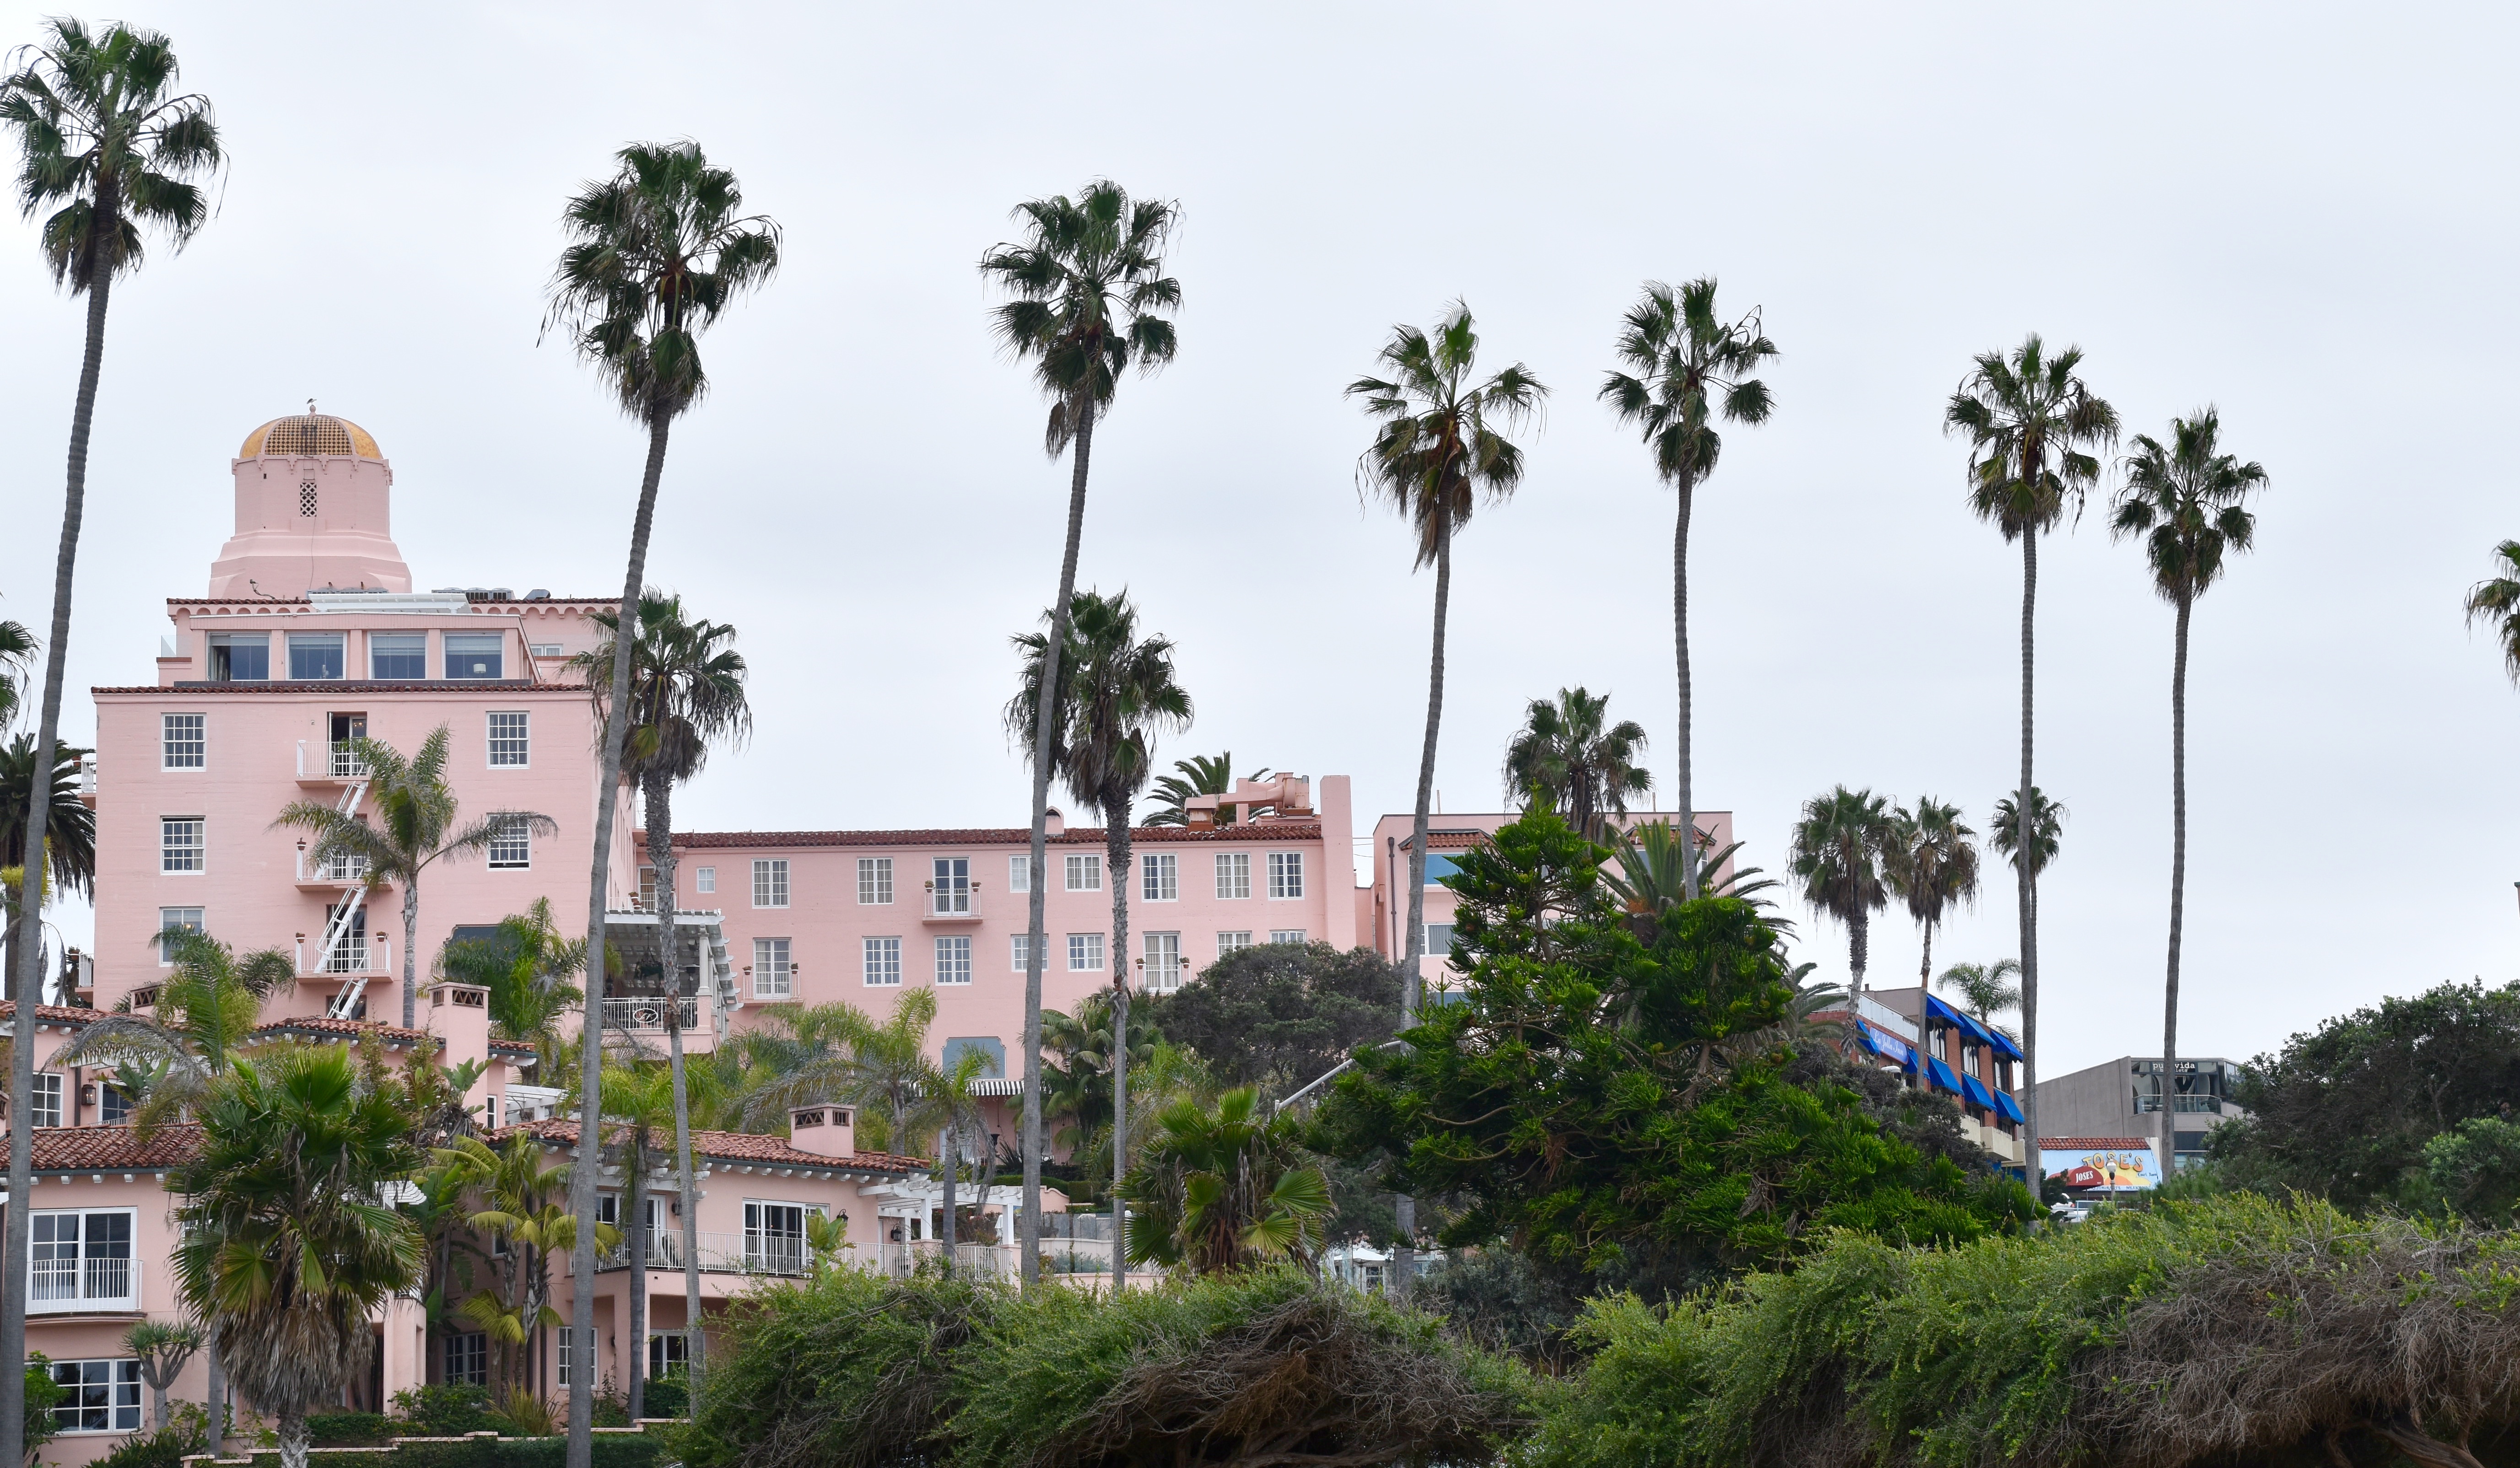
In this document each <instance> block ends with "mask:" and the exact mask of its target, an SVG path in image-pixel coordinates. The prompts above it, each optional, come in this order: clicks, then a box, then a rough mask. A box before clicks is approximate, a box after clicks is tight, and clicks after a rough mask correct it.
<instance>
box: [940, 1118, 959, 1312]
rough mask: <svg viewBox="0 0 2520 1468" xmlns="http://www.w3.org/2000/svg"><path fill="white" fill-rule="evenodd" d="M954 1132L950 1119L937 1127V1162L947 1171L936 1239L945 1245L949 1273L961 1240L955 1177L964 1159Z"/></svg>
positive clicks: (946, 1266) (947, 1271) (946, 1270)
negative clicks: (942, 1216) (942, 1214)
mask: <svg viewBox="0 0 2520 1468" xmlns="http://www.w3.org/2000/svg"><path fill="white" fill-rule="evenodd" d="M954 1132H955V1127H954V1124H953V1123H952V1122H950V1121H949V1122H947V1123H946V1124H945V1125H943V1126H941V1127H939V1128H937V1129H936V1163H937V1166H938V1167H940V1168H942V1169H943V1170H944V1173H945V1224H944V1226H943V1227H941V1228H939V1229H937V1230H936V1241H937V1242H938V1243H941V1244H943V1245H944V1246H945V1272H946V1273H948V1274H951V1273H953V1272H954V1246H955V1245H956V1244H957V1243H959V1242H961V1240H959V1239H958V1238H956V1237H955V1231H956V1230H955V1226H954V1225H955V1223H956V1222H957V1221H956V1219H955V1217H954V1209H955V1205H956V1204H957V1203H958V1202H959V1201H960V1200H959V1199H957V1198H956V1197H955V1196H954V1179H955V1176H956V1175H957V1174H959V1173H961V1172H962V1171H963V1159H962V1158H961V1157H960V1156H957V1155H956V1154H957V1153H959V1152H960V1151H961V1150H962V1148H961V1147H959V1146H958V1145H956V1140H957V1139H956V1137H955V1135H954Z"/></svg>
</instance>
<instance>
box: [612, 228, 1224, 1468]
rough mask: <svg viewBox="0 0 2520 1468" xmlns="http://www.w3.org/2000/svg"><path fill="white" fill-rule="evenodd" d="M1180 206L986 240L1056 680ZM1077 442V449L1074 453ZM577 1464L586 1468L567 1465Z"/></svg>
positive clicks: (1043, 731) (1036, 1274)
mask: <svg viewBox="0 0 2520 1468" xmlns="http://www.w3.org/2000/svg"><path fill="white" fill-rule="evenodd" d="M1180 212H1181V210H1180V206H1179V205H1178V204H1175V203H1173V202H1171V201H1170V200H1160V199H1134V200H1133V199H1131V198H1130V197H1129V193H1128V191H1127V190H1125V189H1123V188H1121V187H1120V186H1119V185H1118V184H1115V183H1113V182H1111V181H1110V180H1109V179H1097V180H1095V181H1094V182H1092V183H1090V184H1087V185H1086V186H1085V188H1084V189H1083V191H1082V192H1080V193H1079V194H1078V195H1077V196H1076V197H1075V198H1074V199H1070V198H1068V197H1067V196H1066V195H1064V194H1059V195H1054V196H1052V197H1051V198H1049V199H1035V200H1027V201H1026V202H1024V203H1022V204H1018V205H1017V206H1016V207H1015V211H1014V217H1015V219H1016V220H1017V221H1018V222H1019V223H1020V224H1021V225H1022V226H1023V230H1024V239H1023V240H1022V242H1021V243H1001V244H998V245H991V246H990V247H989V249H988V250H987V252H985V253H983V254H982V255H981V256H980V274H981V276H982V277H983V278H985V279H986V280H988V281H990V282H991V283H993V284H994V285H996V286H997V287H998V288H999V289H1002V290H1004V291H1005V292H1006V293H1007V294H1008V296H1010V297H1011V298H1010V299H1009V300H1008V301H1007V302H1006V304H1004V305H1002V306H1000V307H998V308H997V311H996V313H995V314H996V327H997V334H998V340H999V341H1000V342H1001V343H1003V344H1004V345H1005V347H1006V349H1007V350H1008V351H1009V352H1010V353H1012V355H1013V356H1015V357H1016V358H1017V359H1018V360H1023V361H1029V362H1030V363H1031V364H1032V369H1033V381H1034V383H1035V384H1036V385H1038V386H1039V387H1040V388H1041V390H1042V394H1043V395H1044V396H1046V397H1048V398H1049V399H1050V421H1049V423H1048V424H1047V426H1046V427H1045V429H1044V432H1043V435H1042V444H1043V447H1044V448H1046V449H1047V450H1048V451H1049V453H1050V457H1051V458H1052V459H1054V460H1056V459H1057V457H1058V456H1059V455H1061V454H1068V455H1069V458H1068V478H1067V540H1066V544H1065V547H1064V549H1063V550H1062V551H1061V552H1060V555H1059V561H1058V595H1057V597H1054V598H1052V599H1051V603H1050V606H1051V629H1050V641H1049V644H1048V645H1049V647H1050V649H1051V652H1052V654H1053V662H1052V666H1051V667H1050V669H1049V676H1048V678H1047V679H1046V680H1045V681H1046V682H1047V683H1049V684H1051V685H1052V686H1054V687H1055V686H1056V685H1057V681H1058V670H1057V662H1056V658H1057V656H1061V655H1064V654H1065V652H1066V650H1067V617H1068V614H1069V605H1068V603H1069V601H1070V599H1072V598H1073V597H1074V596H1075V595H1076V556H1077V551H1078V548H1079V546H1080V545H1081V544H1082V543H1083V541H1084V538H1085V481H1086V474H1087V472H1088V470H1089V469H1090V468H1091V467H1092V465H1093V459H1094V425H1095V423H1097V422H1098V421H1099V420H1100V419H1102V417H1103V416H1105V415H1107V414H1108V413H1109V412H1110V411H1111V404H1112V401H1113V399H1114V397H1115V395H1116V394H1117V393H1118V392H1119V389H1120V379H1121V378H1123V377H1125V376H1127V375H1128V372H1129V369H1130V368H1132V367H1135V368H1137V369H1138V371H1139V372H1141V373H1152V372H1154V371H1156V370H1158V369H1160V368H1161V367H1162V366H1163V365H1164V364H1165V363H1167V362H1170V361H1171V360H1173V356H1174V354H1175V353H1176V352H1177V351H1178V350H1179V347H1180V342H1179V338H1178V337H1177V336H1176V335H1175V334H1174V332H1173V324H1172V319H1171V316H1170V313H1171V312H1174V311H1177V310H1179V309H1180V308H1181V301H1182V289H1181V282H1179V281H1176V280H1174V279H1173V278H1172V277H1171V276H1168V275H1166V274H1164V250H1165V247H1166V246H1167V245H1169V244H1170V243H1171V240H1172V232H1173V225H1174V223H1175V221H1176V220H1177V219H1178V218H1179V216H1180ZM1071 450H1072V451H1073V452H1072V453H1070V451H1071ZM1056 711H1057V703H1056V700H1044V701H1043V702H1042V704H1041V706H1040V708H1039V710H1038V717H1037V718H1036V719H1035V721H1034V724H1033V729H1032V866H1031V879H1030V881H1029V882H1028V883H1027V884H1026V885H1027V887H1028V889H1029V891H1030V898H1029V906H1030V910H1031V915H1030V919H1029V926H1028V927H1027V928H1026V929H1025V931H1026V932H1027V933H1029V934H1030V935H1031V937H1030V939H1029V941H1028V942H1027V945H1026V949H1025V960H1024V1030H1023V1054H1024V1107H1023V1225H1022V1231H1023V1239H1022V1243H1023V1279H1024V1283H1025V1284H1026V1285H1027V1286H1030V1285H1033V1284H1037V1283H1039V1282H1040V1279H1041V1250H1040V1247H1039V1246H1040V1243H1041V973H1042V963H1043V961H1044V956H1043V950H1044V949H1045V948H1046V947H1047V946H1048V943H1049V939H1048V936H1047V934H1046V933H1045V931H1044V926H1043V924H1044V914H1045V912H1046V909H1045V907H1044V904H1045V903H1046V902H1047V901H1048V899H1049V893H1048V891H1047V890H1046V887H1047V885H1048V883H1047V881H1046V874H1047V870H1048V868H1047V867H1046V866H1045V862H1046V861H1047V857H1048V851H1049V845H1048V842H1049V831H1050V827H1049V819H1050V777H1051V773H1052V769H1053V767H1054V766H1055V764H1056V763H1057V762H1056V761H1055V760H1054V759H1053V758H1052V749H1051V745H1052V740H1053V739H1054V738H1055V737H1056V726H1055V723H1054V720H1055V716H1056ZM571 1468H578V1465H575V1464H572V1465H571Z"/></svg>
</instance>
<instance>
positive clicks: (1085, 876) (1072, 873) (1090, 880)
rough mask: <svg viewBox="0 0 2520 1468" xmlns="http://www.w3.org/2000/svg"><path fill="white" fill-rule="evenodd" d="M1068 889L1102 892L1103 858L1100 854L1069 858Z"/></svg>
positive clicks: (1072, 890) (1071, 890)
mask: <svg viewBox="0 0 2520 1468" xmlns="http://www.w3.org/2000/svg"><path fill="white" fill-rule="evenodd" d="M1067 890H1068V891H1070V892H1100V891H1102V858H1101V857H1099V856H1084V857H1069V858H1068V859H1067Z"/></svg>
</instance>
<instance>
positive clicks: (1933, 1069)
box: [1925, 1055, 1960, 1095]
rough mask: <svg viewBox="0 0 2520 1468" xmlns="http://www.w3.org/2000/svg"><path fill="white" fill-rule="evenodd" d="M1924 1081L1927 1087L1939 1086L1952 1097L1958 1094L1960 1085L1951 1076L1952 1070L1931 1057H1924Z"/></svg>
mask: <svg viewBox="0 0 2520 1468" xmlns="http://www.w3.org/2000/svg"><path fill="white" fill-rule="evenodd" d="M1925 1081H1926V1083H1927V1084H1928V1085H1930V1086H1939V1087H1941V1088H1942V1089H1943V1090H1948V1091H1950V1092H1951V1093H1952V1094H1954V1095H1958V1094H1959V1090H1960V1083H1959V1081H1958V1078H1957V1077H1955V1076H1954V1075H1953V1074H1952V1068H1951V1067H1950V1066H1948V1065H1945V1064H1944V1063H1943V1062H1941V1061H1940V1060H1937V1059H1935V1058H1934V1057H1933V1056H1931V1055H1928V1056H1926V1057H1925Z"/></svg>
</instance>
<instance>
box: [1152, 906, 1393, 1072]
mask: <svg viewBox="0 0 2520 1468" xmlns="http://www.w3.org/2000/svg"><path fill="white" fill-rule="evenodd" d="M1149 1007H1150V1008H1151V1009H1152V1011H1153V1021H1154V1023H1155V1025H1156V1026H1157V1027H1158V1028H1160V1029H1161V1030H1162V1032H1163V1034H1164V1035H1165V1036H1166V1037H1167V1038H1169V1039H1170V1040H1172V1041H1173V1043H1175V1044H1177V1045H1184V1046H1187V1047H1188V1048H1189V1049H1190V1050H1191V1051H1192V1052H1193V1053H1194V1054H1196V1055H1197V1056H1198V1057H1199V1058H1200V1059H1202V1060H1204V1061H1206V1062H1207V1066H1208V1069H1209V1070H1210V1071H1211V1072H1212V1073H1213V1074H1214V1075H1215V1077H1216V1079H1217V1080H1218V1081H1219V1082H1220V1083H1222V1084H1224V1085H1226V1086H1229V1087H1235V1086H1251V1087H1257V1088H1258V1089H1259V1090H1260V1093H1261V1094H1262V1095H1264V1096H1271V1097H1282V1096H1284V1095H1286V1094H1288V1093H1290V1092H1292V1091H1293V1090H1296V1089H1298V1088H1300V1087H1302V1086H1305V1085H1307V1084H1308V1083H1310V1082H1312V1081H1313V1080H1315V1079H1317V1078H1319V1077H1320V1076H1321V1075H1322V1074H1324V1073H1325V1072H1327V1071H1328V1070H1329V1069H1330V1068H1331V1067H1333V1066H1335V1065H1337V1064H1338V1063H1339V1062H1340V1061H1341V1060H1344V1059H1346V1058H1347V1056H1348V1053H1349V1052H1350V1051H1351V1050H1354V1049H1355V1048H1356V1047H1357V1046H1358V1045H1378V1044H1380V1043H1381V1042H1383V1041H1385V1040H1388V1039H1390V1038H1391V1036H1392V1033H1393V1032H1394V1030H1395V1029H1396V1028H1397V1026H1396V1024H1395V1023H1394V1020H1395V1018H1396V1016H1397V1015H1398V1014H1399V1012H1400V970H1399V968H1398V967H1397V966H1395V965H1394V964H1393V963H1392V962H1391V961H1390V960H1389V959H1387V958H1384V957H1383V956H1381V955H1379V954H1377V953H1375V952H1373V950H1372V949H1364V948H1359V949H1352V950H1350V951H1348V952H1346V953H1341V952H1339V951H1338V950H1337V949H1335V948H1332V947H1331V946H1330V945H1328V944H1327V943H1301V944H1297V943H1263V944H1255V945H1253V946H1252V947H1250V948H1245V949H1238V950H1237V951H1235V952H1233V953H1230V954H1227V955H1226V956H1223V957H1221V958H1219V959H1217V960H1216V961H1215V962H1213V963H1211V964H1209V965H1208V966H1207V967H1206V968H1204V969H1202V970H1200V972H1199V975H1198V977H1197V978H1195V979H1193V980H1191V981H1190V982H1189V983H1187V984H1184V985H1183V986H1182V987H1181V988H1180V989H1178V990H1176V991H1175V992H1173V993H1171V994H1168V995H1161V996H1158V997H1157V998H1156V999H1155V1000H1154V1001H1152V1003H1151V1004H1150V1006H1149Z"/></svg>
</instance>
